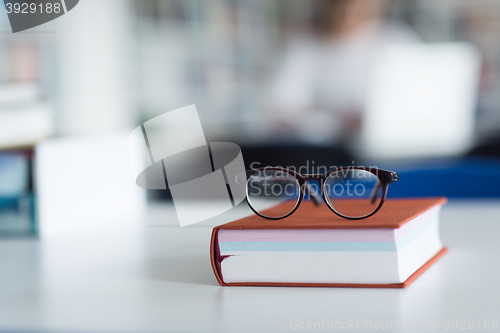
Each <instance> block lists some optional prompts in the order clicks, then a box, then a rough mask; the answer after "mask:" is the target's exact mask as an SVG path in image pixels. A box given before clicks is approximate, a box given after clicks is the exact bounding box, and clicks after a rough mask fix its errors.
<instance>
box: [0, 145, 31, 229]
mask: <svg viewBox="0 0 500 333" xmlns="http://www.w3.org/2000/svg"><path fill="white" fill-rule="evenodd" d="M32 157H33V152H32V151H31V150H23V151H0V237H3V236H22V235H35V234H36V232H37V226H36V219H35V195H34V193H33V185H32V176H31V165H32Z"/></svg>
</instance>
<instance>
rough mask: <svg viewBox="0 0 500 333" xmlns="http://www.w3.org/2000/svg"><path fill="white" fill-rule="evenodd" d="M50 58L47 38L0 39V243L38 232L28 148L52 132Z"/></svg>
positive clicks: (8, 35)
mask: <svg viewBox="0 0 500 333" xmlns="http://www.w3.org/2000/svg"><path fill="white" fill-rule="evenodd" d="M3 21H5V20H3ZM1 29H2V30H4V31H5V30H7V29H8V27H6V26H4V25H2V26H1ZM52 58H53V44H52V36H51V35H50V34H41V33H20V34H16V35H14V34H11V33H4V34H0V238H4V237H18V236H36V235H37V233H38V226H37V223H36V214H35V207H36V195H35V189H34V181H33V174H34V156H35V155H34V154H35V153H34V148H35V145H36V144H37V143H38V142H40V141H41V140H43V139H45V138H48V137H50V136H52V134H53V131H54V119H53V117H54V114H53V101H52V98H51V89H50V83H51V69H52V68H53V66H52V62H51V61H52Z"/></svg>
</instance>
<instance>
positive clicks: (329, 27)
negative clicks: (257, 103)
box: [271, 0, 419, 144]
mask: <svg viewBox="0 0 500 333" xmlns="http://www.w3.org/2000/svg"><path fill="white" fill-rule="evenodd" d="M317 6H318V7H317V8H316V10H319V12H320V13H322V15H323V16H324V17H325V20H324V22H325V24H323V25H321V24H317V23H318V22H321V21H320V20H319V21H318V20H315V23H316V28H317V29H316V30H315V31H311V32H309V33H304V32H302V33H296V34H294V35H293V36H292V37H291V40H290V42H289V45H288V46H287V48H286V51H285V54H284V59H282V61H281V64H280V66H279V67H280V68H279V71H278V73H277V78H276V82H275V87H274V92H273V94H274V96H273V97H274V101H275V105H274V114H273V115H272V116H271V118H273V119H272V123H273V124H274V128H273V135H275V136H276V138H275V139H277V140H282V141H284V140H287V141H289V140H298V141H302V142H307V143H312V144H317V143H322V144H346V143H348V142H350V141H351V140H353V139H356V137H357V135H358V134H359V129H360V126H361V121H362V115H363V108H364V104H365V99H366V93H367V92H366V90H367V83H368V82H367V81H368V75H369V71H370V66H371V64H372V63H373V61H374V59H375V56H376V51H377V49H379V48H381V47H383V46H385V45H388V44H393V43H411V42H418V41H419V38H418V37H417V35H416V34H415V33H414V32H413V31H412V30H411V29H410V28H408V27H406V26H403V25H400V24H396V23H394V22H385V20H384V18H383V12H384V9H385V7H386V2H385V1H384V0H327V1H323V2H321V3H319V4H317Z"/></svg>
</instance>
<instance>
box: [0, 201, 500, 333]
mask: <svg viewBox="0 0 500 333" xmlns="http://www.w3.org/2000/svg"><path fill="white" fill-rule="evenodd" d="M248 213H249V212H248V208H247V207H244V206H242V207H239V208H237V209H235V210H234V211H232V212H229V213H228V214H226V215H224V216H222V217H220V218H219V220H212V221H209V222H206V223H205V222H204V223H203V224H199V225H195V226H192V227H187V228H180V227H178V226H177V221H176V217H175V211H174V209H173V207H172V206H171V205H162V206H159V205H157V206H151V207H150V208H149V213H148V216H147V217H145V219H144V220H143V221H138V220H136V219H135V220H130V221H127V220H120V221H110V220H107V221H89V223H88V225H85V226H84V227H82V228H80V229H79V230H74V231H72V230H71V229H69V230H65V231H62V232H61V233H58V234H55V235H53V236H47V237H42V238H41V239H38V240H36V239H17V240H16V239H9V240H1V241H0V331H2V332H3V331H6V332H7V331H9V332H10V331H12V330H15V331H18V332H68V331H70V332H258V331H263V332H287V331H308V330H309V329H308V328H312V329H314V330H320V331H323V330H326V331H328V330H330V331H331V330H335V329H339V328H341V327H343V328H344V329H346V330H360V331H361V330H367V331H376V330H377V331H380V330H388V329H391V331H395V332H397V331H409V330H411V331H429V330H431V329H434V330H435V331H443V330H447V328H450V329H448V330H450V331H451V330H452V329H453V328H454V327H455V326H456V328H460V327H463V328H465V329H466V330H469V331H478V330H481V331H483V330H484V331H496V330H499V331H500V329H499V328H498V320H499V319H500V285H499V283H498V281H499V278H500V274H499V273H500V269H499V260H498V255H499V253H500V242H499V240H498V235H500V221H499V217H500V201H499V200H488V201H484V200H483V201H481V200H473V201H451V202H449V203H448V204H447V205H446V206H445V207H444V208H443V211H442V213H441V235H442V239H443V242H444V244H446V245H447V246H449V248H450V251H449V252H448V253H447V254H446V255H445V256H444V257H443V258H442V259H440V260H439V261H438V262H437V263H436V264H435V265H433V266H432V267H431V268H430V269H429V270H428V271H426V272H425V273H424V274H423V275H422V276H420V277H419V278H418V279H417V280H416V281H415V282H413V284H411V285H410V286H409V287H408V288H406V289H333V288H271V287H220V286H219V285H218V284H217V281H216V279H215V277H214V274H213V272H212V268H211V266H210V256H209V245H210V234H211V231H212V226H213V225H215V224H216V223H220V222H223V221H224V219H226V220H229V219H231V218H234V217H236V216H239V215H245V214H248ZM42 227H43V226H42ZM495 328H496V330H495Z"/></svg>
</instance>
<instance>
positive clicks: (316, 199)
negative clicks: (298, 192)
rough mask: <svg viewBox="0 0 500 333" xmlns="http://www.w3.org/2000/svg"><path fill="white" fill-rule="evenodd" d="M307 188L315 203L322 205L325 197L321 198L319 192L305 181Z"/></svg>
mask: <svg viewBox="0 0 500 333" xmlns="http://www.w3.org/2000/svg"><path fill="white" fill-rule="evenodd" d="M304 185H305V189H306V191H307V192H309V195H310V196H311V198H312V200H313V201H314V204H315V205H316V206H319V205H321V202H322V201H323V199H322V198H321V196H320V195H319V194H318V193H317V191H314V190H313V189H312V187H311V184H309V183H305V184H304Z"/></svg>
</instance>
